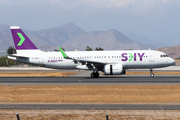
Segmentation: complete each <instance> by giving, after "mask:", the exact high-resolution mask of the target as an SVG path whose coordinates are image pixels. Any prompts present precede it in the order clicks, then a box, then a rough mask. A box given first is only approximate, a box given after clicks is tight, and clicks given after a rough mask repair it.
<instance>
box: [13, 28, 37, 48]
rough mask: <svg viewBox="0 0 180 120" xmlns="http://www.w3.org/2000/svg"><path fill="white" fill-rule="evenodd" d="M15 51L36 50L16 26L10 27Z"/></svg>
mask: <svg viewBox="0 0 180 120" xmlns="http://www.w3.org/2000/svg"><path fill="white" fill-rule="evenodd" d="M10 29H11V33H12V36H13V40H14V45H15V48H16V50H37V49H38V48H37V47H36V46H35V45H34V44H33V43H32V42H31V40H30V39H29V38H28V37H27V36H26V35H25V34H24V32H23V31H22V30H21V29H20V28H19V27H18V26H10Z"/></svg>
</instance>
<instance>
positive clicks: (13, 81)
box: [0, 75, 180, 85]
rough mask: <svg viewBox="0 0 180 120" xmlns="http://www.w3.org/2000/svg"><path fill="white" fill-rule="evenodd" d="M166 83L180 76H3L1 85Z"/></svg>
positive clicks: (177, 80)
mask: <svg viewBox="0 0 180 120" xmlns="http://www.w3.org/2000/svg"><path fill="white" fill-rule="evenodd" d="M121 84H128V85H156V84H158V85H166V84H168V85H169V84H180V76H156V77H154V78H150V77H149V76H148V75H146V76H128V75H125V76H105V77H104V76H102V77H99V78H90V77H87V76H86V77H1V78H0V85H121Z"/></svg>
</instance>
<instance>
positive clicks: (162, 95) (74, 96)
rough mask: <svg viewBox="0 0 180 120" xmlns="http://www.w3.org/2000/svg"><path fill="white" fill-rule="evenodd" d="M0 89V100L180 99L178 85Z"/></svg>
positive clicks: (69, 101) (164, 100)
mask: <svg viewBox="0 0 180 120" xmlns="http://www.w3.org/2000/svg"><path fill="white" fill-rule="evenodd" d="M0 91H1V94H0V103H180V85H107V86H88V85H86V86H85V85H84V86H61V85H29V86H3V85H1V86H0Z"/></svg>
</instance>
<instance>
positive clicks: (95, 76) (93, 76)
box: [91, 72, 99, 78]
mask: <svg viewBox="0 0 180 120" xmlns="http://www.w3.org/2000/svg"><path fill="white" fill-rule="evenodd" d="M91 77H92V78H98V77H99V73H98V72H95V73H94V72H93V73H91Z"/></svg>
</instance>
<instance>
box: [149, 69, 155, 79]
mask: <svg viewBox="0 0 180 120" xmlns="http://www.w3.org/2000/svg"><path fill="white" fill-rule="evenodd" d="M150 72H151V74H150V77H152V78H153V77H154V74H153V70H152V68H150Z"/></svg>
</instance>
